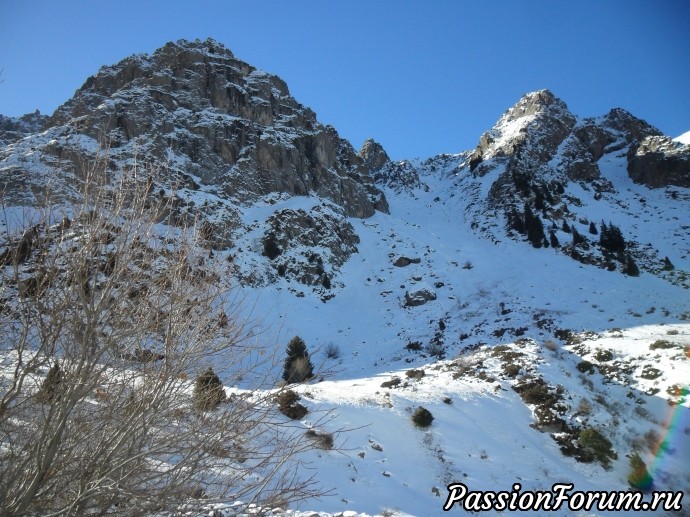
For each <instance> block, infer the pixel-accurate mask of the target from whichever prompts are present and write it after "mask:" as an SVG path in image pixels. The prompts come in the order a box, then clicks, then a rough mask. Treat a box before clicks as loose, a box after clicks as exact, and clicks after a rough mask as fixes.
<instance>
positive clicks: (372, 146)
mask: <svg viewBox="0 0 690 517" xmlns="http://www.w3.org/2000/svg"><path fill="white" fill-rule="evenodd" d="M359 156H360V157H361V158H362V159H363V160H364V163H365V164H366V165H367V167H368V168H369V169H370V170H371V175H372V177H373V179H374V181H375V182H376V184H377V185H382V186H385V187H389V188H391V189H392V190H394V191H396V192H400V191H402V190H408V191H409V190H412V189H415V188H419V187H420V186H421V182H420V181H419V174H418V173H417V170H416V169H415V167H414V166H413V165H412V164H411V163H410V162H409V161H407V160H403V161H400V162H392V161H391V160H390V158H389V157H388V154H386V151H384V149H383V147H382V146H381V144H379V143H378V142H375V141H374V140H372V139H369V140H367V141H366V142H364V145H363V146H362V148H361V149H360V151H359Z"/></svg>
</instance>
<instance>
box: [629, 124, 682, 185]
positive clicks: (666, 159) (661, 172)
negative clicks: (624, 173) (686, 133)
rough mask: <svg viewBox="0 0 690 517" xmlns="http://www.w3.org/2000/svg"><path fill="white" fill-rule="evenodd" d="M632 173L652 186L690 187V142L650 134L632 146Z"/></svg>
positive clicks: (631, 176) (630, 156) (635, 178)
mask: <svg viewBox="0 0 690 517" xmlns="http://www.w3.org/2000/svg"><path fill="white" fill-rule="evenodd" d="M628 174H629V175H630V178H632V180H633V181H634V182H636V183H644V184H645V185H647V186H648V187H651V188H658V187H666V186H669V185H674V186H676V187H690V145H685V144H682V143H680V142H674V141H673V140H671V139H670V138H669V137H666V136H649V137H647V138H645V139H644V140H642V141H641V142H640V143H639V144H636V145H633V146H631V147H630V150H629V151H628Z"/></svg>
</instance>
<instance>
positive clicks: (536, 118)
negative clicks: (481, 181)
mask: <svg viewBox="0 0 690 517" xmlns="http://www.w3.org/2000/svg"><path fill="white" fill-rule="evenodd" d="M575 122H576V119H575V117H574V116H573V115H572V114H571V113H570V112H569V111H568V107H567V106H566V104H565V103H564V102H563V101H562V100H560V99H558V98H556V97H555V96H554V95H553V93H551V92H550V91H549V90H540V91H538V92H534V93H529V94H527V95H525V96H524V97H522V99H520V101H518V103H517V104H515V106H513V107H512V108H510V109H509V110H508V111H506V113H504V114H503V116H502V117H501V118H500V119H499V121H498V122H497V124H496V125H495V126H494V127H493V129H491V130H490V131H487V132H486V133H484V134H483V135H482V136H481V138H480V139H479V145H477V148H476V149H475V150H474V152H473V153H472V155H471V156H470V159H469V163H470V170H471V171H472V172H474V173H475V174H476V175H477V176H483V175H484V174H486V173H487V172H488V171H489V170H490V169H491V165H484V166H482V163H483V162H485V161H486V160H489V159H491V158H495V159H507V160H509V161H510V162H511V165H512V166H513V167H519V168H522V169H525V170H534V169H536V168H537V167H539V166H541V165H543V164H545V163H546V162H547V161H548V160H549V159H551V157H553V155H554V154H555V152H556V150H557V149H558V147H559V145H560V144H561V142H563V140H565V138H566V137H567V136H568V135H569V134H570V131H571V130H572V128H573V126H574V125H575Z"/></svg>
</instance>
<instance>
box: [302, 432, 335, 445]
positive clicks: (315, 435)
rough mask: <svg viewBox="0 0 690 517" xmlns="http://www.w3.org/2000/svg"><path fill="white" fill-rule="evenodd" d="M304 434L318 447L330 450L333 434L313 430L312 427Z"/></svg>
mask: <svg viewBox="0 0 690 517" xmlns="http://www.w3.org/2000/svg"><path fill="white" fill-rule="evenodd" d="M304 434H305V435H306V436H308V437H309V438H311V439H312V440H314V442H315V443H316V446H317V447H318V448H319V449H324V450H330V449H332V448H333V435H332V434H331V433H326V432H323V431H322V432H318V431H314V429H309V430H308V431H307V432H306V433H304Z"/></svg>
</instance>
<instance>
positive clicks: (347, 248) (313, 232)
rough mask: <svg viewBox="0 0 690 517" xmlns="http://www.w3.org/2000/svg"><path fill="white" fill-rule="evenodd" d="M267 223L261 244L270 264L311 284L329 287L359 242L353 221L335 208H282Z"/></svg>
mask: <svg viewBox="0 0 690 517" xmlns="http://www.w3.org/2000/svg"><path fill="white" fill-rule="evenodd" d="M267 226H268V228H267V229H266V231H265V233H264V236H263V238H262V246H263V255H264V256H266V257H267V258H268V260H269V261H270V264H271V267H272V268H273V269H274V270H275V272H276V273H277V274H278V275H279V276H281V277H285V278H288V279H294V280H296V281H298V282H299V283H302V284H305V285H310V286H317V285H321V286H323V287H324V288H326V289H330V288H331V284H332V281H333V278H334V277H335V276H336V273H337V272H338V270H339V268H340V267H341V266H342V265H343V264H345V262H346V261H347V259H348V258H350V256H351V255H352V254H353V253H356V252H357V244H359V236H358V235H357V233H356V232H355V230H354V228H353V227H352V225H351V224H350V222H349V221H348V220H347V218H346V217H345V215H344V214H343V213H342V211H339V210H338V209H336V208H334V207H327V206H321V205H318V206H315V207H313V208H312V209H311V210H309V211H307V210H303V209H299V210H292V209H281V210H278V211H276V212H275V213H274V214H273V215H272V216H270V217H269V218H268V220H267Z"/></svg>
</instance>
